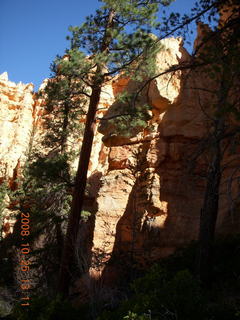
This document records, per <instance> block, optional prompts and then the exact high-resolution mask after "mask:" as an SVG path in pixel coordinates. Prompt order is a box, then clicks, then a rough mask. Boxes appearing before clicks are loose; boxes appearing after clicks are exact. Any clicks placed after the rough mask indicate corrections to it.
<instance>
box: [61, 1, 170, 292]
mask: <svg viewBox="0 0 240 320" xmlns="http://www.w3.org/2000/svg"><path fill="white" fill-rule="evenodd" d="M103 2H104V5H103V6H102V8H101V9H99V10H97V11H96V14H95V16H93V15H91V16H89V17H87V18H86V22H85V23H84V24H83V25H82V26H80V27H71V28H70V30H71V31H72V37H71V38H70V40H71V49H70V50H69V51H68V52H67V53H68V54H69V56H70V61H71V60H72V59H73V60H76V61H78V65H80V64H82V68H80V69H77V70H75V69H74V70H72V69H71V68H70V69H69V62H68V61H63V62H62V63H60V64H59V68H61V70H64V72H66V73H67V72H70V73H71V74H74V75H75V76H76V78H77V79H78V81H82V82H83V83H84V84H87V85H88V86H89V87H90V88H91V93H90V95H89V107H88V112H87V117H86V124H85V131H84V137H83V142H82V146H81V153H80V157H79V164H78V170H77V174H76V179H75V184H74V192H73V201H72V205H71V212H70V215H69V220H68V228H67V234H66V238H65V245H64V249H63V255H62V261H61V268H60V277H59V292H60V293H62V294H63V296H67V295H68V290H69V286H70V280H71V266H72V264H73V262H74V250H75V246H76V239H77V233H78V226H79V221H80V215H81V211H82V207H83V202H84V194H85V188H86V182H87V172H88V165H89V160H90V156H91V149H92V144H93V138H94V133H95V132H94V129H95V123H96V111H97V107H98V104H99V100H100V96H101V92H102V87H103V85H104V84H105V83H106V81H108V79H109V77H111V76H113V75H116V74H118V73H120V72H125V73H126V74H127V73H128V74H132V75H133V70H134V71H135V72H136V73H137V74H135V76H137V77H138V80H139V79H140V78H142V77H146V76H148V70H149V73H150V72H153V69H154V68H153V64H154V53H155V49H154V43H155V41H154V39H153V37H152V36H151V35H150V32H151V31H152V30H154V29H155V28H157V27H158V26H159V25H158V23H157V22H156V14H157V12H158V7H159V4H164V5H166V4H168V3H169V2H170V1H151V0H149V1H139V0H134V1H132V0H121V1H115V0H105V1H103ZM81 50H82V51H81ZM82 52H86V53H87V54H89V55H90V57H88V59H86V57H84V55H83V54H82ZM80 61H81V63H79V62H80ZM132 108H133V110H131V111H132V114H134V112H133V111H134V103H132Z"/></svg>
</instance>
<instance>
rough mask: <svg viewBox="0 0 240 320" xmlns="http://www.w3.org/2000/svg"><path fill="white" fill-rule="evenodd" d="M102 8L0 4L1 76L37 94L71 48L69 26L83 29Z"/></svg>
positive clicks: (186, 1) (32, 1) (63, 0)
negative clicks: (30, 85) (57, 59)
mask: <svg viewBox="0 0 240 320" xmlns="http://www.w3.org/2000/svg"><path fill="white" fill-rule="evenodd" d="M116 1H119V0H116ZM193 3H194V0H175V2H174V3H173V4H172V5H171V7H170V8H169V9H168V10H175V11H177V12H180V13H185V12H187V11H188V10H190V8H191V6H192V5H193ZM99 6H100V2H99V1H98V0H0V74H1V73H3V72H5V71H7V72H8V75H9V80H10V81H14V82H17V83H18V82H20V81H21V82H23V83H30V82H32V83H33V84H34V86H35V90H37V89H38V87H39V85H40V84H41V83H42V81H43V80H44V79H45V78H48V77H49V75H50V69H49V67H50V64H51V62H52V61H53V60H54V58H55V57H56V55H57V54H60V55H62V54H63V53H64V51H65V49H66V48H67V47H68V44H69V43H68V41H67V40H66V36H67V35H68V34H69V32H68V27H69V25H73V26H74V25H80V24H81V23H83V22H84V18H85V17H86V16H87V15H89V14H91V13H94V11H95V9H97V8H98V7H99ZM187 49H188V50H191V48H190V47H189V46H187Z"/></svg>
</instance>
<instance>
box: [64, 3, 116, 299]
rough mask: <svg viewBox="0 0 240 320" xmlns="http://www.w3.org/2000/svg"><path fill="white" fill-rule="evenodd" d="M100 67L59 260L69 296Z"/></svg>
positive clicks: (105, 46)
mask: <svg viewBox="0 0 240 320" xmlns="http://www.w3.org/2000/svg"><path fill="white" fill-rule="evenodd" d="M115 14H116V13H115V11H114V10H113V9H111V10H109V15H108V19H107V22H106V27H105V33H104V36H103V39H102V44H101V48H100V50H99V51H100V52H99V53H106V54H107V53H108V51H109V45H110V43H111V41H112V35H111V32H109V31H110V30H111V28H112V26H113V19H114V16H115ZM103 70H104V65H103V64H101V63H98V64H97V70H96V73H95V76H94V77H93V80H92V83H93V84H92V93H91V97H90V102H89V108H88V113H87V118H86V125H85V131H84V136H83V142H82V147H81V153H80V158H79V163H78V170H77V174H76V180H75V185H74V192H73V200H72V205H71V211H70V215H69V218H68V227H67V234H66V238H65V242H64V248H63V254H62V260H61V265H60V274H59V283H58V290H59V292H60V294H62V296H63V297H66V296H68V293H69V286H70V280H71V270H72V266H73V265H74V254H75V249H76V241H77V234H78V228H79V221H80V217H81V211H82V207H83V201H84V194H85V188H86V183H87V173H88V166H89V161H90V156H91V151H92V144H93V139H94V128H95V117H96V112H97V107H98V103H99V100H100V95H101V89H102V85H103V83H104V74H103Z"/></svg>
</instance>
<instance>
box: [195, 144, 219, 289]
mask: <svg viewBox="0 0 240 320" xmlns="http://www.w3.org/2000/svg"><path fill="white" fill-rule="evenodd" d="M220 164H221V152H220V146H219V145H218V146H216V154H215V155H214V159H213V161H212V164H211V168H210V170H209V173H208V176H207V187H206V193H205V199H204V203H203V208H202V211H201V217H200V232H199V253H198V264H199V265H198V268H199V277H200V280H201V283H202V284H203V286H208V285H210V284H211V279H212V266H213V244H214V235H215V227H216V221H217V215H218V202H219V187H220V180H221V167H220Z"/></svg>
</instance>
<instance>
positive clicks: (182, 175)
mask: <svg viewBox="0 0 240 320" xmlns="http://www.w3.org/2000/svg"><path fill="white" fill-rule="evenodd" d="M198 41H199V39H198ZM162 45H163V47H162V49H161V51H159V53H158V54H157V57H156V59H157V61H156V64H157V70H158V72H159V73H161V72H163V71H164V70H166V69H167V68H168V67H170V66H172V65H176V64H178V63H185V62H188V61H189V60H190V59H191V56H190V55H189V54H188V53H187V51H186V50H185V49H184V48H183V46H182V41H181V39H174V38H170V39H166V40H163V41H162ZM206 81H207V80H206V78H205V77H204V76H203V74H202V73H201V72H197V71H195V72H192V73H189V72H188V71H185V72H181V71H177V72H175V73H172V74H166V75H164V76H163V77H160V78H157V79H156V80H154V81H152V82H151V83H150V85H149V86H148V87H147V88H144V90H143V95H142V96H141V99H142V103H146V102H148V103H149V105H150V106H151V114H152V118H151V120H150V121H149V126H148V127H147V128H144V129H139V130H136V131H135V132H133V133H131V135H130V136H127V137H126V136H121V135H120V134H118V133H117V130H116V126H117V125H116V126H114V123H113V122H111V121H108V120H107V119H108V117H112V116H114V115H116V112H117V110H118V103H117V101H116V97H117V94H118V93H119V92H120V91H122V90H128V91H130V92H131V91H134V90H136V84H135V83H134V82H132V81H129V80H128V79H124V78H122V77H115V78H114V79H112V80H111V81H109V83H108V84H107V85H106V87H105V88H104V90H103V94H102V97H101V101H100V106H99V109H100V111H99V114H98V117H99V118H101V117H105V120H99V121H98V124H97V126H96V136H95V140H94V146H93V151H92V156H91V163H90V167H89V197H88V199H87V200H86V204H85V207H86V209H87V210H89V211H90V212H91V213H92V217H91V219H90V220H89V222H87V224H88V231H87V232H86V228H85V227H84V226H82V225H81V226H80V232H79V247H82V248H85V249H86V243H87V250H88V267H89V266H90V267H91V269H92V270H93V269H95V270H96V269H99V268H100V269H102V266H104V263H105V262H106V261H108V260H109V259H110V258H111V257H112V256H113V254H114V256H118V257H122V256H124V257H129V258H130V259H134V260H137V261H138V262H139V263H140V264H142V265H143V266H144V265H147V264H148V263H150V262H152V261H154V260H157V259H159V258H161V257H164V256H167V255H169V254H171V253H173V252H174V251H175V250H176V248H178V247H181V246H184V245H186V244H187V243H189V242H190V241H192V240H196V239H197V236H198V229H199V219H200V212H201V207H202V203H203V196H204V187H205V180H204V178H202V177H201V175H200V172H201V169H202V168H203V167H204V163H201V161H198V162H197V163H196V167H197V173H196V172H195V173H194V174H193V172H192V171H191V170H189V169H188V168H189V167H188V162H187V160H188V159H190V157H191V155H193V154H194V152H196V144H197V143H198V142H199V141H200V140H201V139H202V138H203V137H204V135H205V134H206V133H207V130H208V125H207V124H208V123H207V120H206V117H205V115H204V113H203V112H202V109H201V106H200V105H199V99H201V103H202V104H204V105H207V104H208V103H209V101H211V99H212V97H211V95H210V94H208V93H205V92H203V91H201V90H198V89H197V88H201V87H204V86H206V85H207V83H206ZM32 90H33V87H32V85H31V84H28V85H24V84H15V83H12V82H10V81H8V79H7V74H6V73H5V74H3V75H1V76H0V104H1V109H0V132H1V141H0V164H1V168H0V177H1V178H2V179H3V178H5V179H6V178H7V179H8V180H9V182H10V184H13V183H14V179H15V178H16V177H17V175H18V171H19V170H20V168H22V167H23V165H24V161H25V159H26V153H27V151H28V148H29V144H30V142H31V134H32V131H33V128H34V129H35V133H36V132H41V134H42V128H41V121H40V120H41V107H40V105H41V102H40V101H36V99H35V98H34V94H33V92H32ZM199 96H200V98H199ZM74 165H75V166H76V163H75V164H74ZM235 165H236V163H235ZM226 174H227V173H226ZM222 193H223V196H221V199H220V213H219V218H218V223H217V232H219V233H226V232H235V231H237V230H239V219H238V218H237V217H234V216H233V215H232V214H231V212H230V209H229V203H228V197H227V192H226V185H225V184H224V183H223V184H222ZM84 230H85V231H84Z"/></svg>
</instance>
